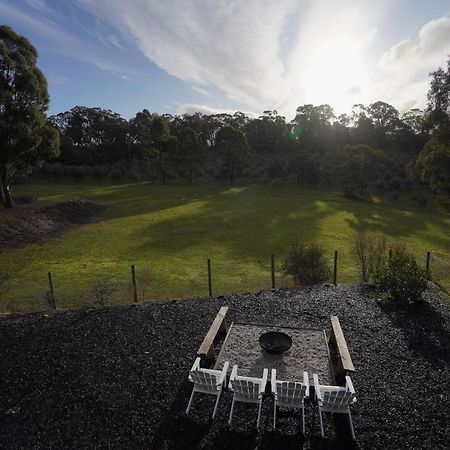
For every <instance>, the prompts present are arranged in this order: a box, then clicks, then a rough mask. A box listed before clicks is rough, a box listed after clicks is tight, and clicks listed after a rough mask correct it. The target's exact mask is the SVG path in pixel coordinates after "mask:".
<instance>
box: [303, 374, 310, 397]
mask: <svg viewBox="0 0 450 450" xmlns="http://www.w3.org/2000/svg"><path fill="white" fill-rule="evenodd" d="M303 386H305V387H306V391H305V398H308V397H309V377H308V372H303Z"/></svg>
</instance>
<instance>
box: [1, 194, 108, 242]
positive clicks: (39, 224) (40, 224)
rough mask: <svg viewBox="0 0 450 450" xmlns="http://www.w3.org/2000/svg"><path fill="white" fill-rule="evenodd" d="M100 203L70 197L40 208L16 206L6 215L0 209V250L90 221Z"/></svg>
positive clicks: (99, 207) (45, 237) (36, 240)
mask: <svg viewBox="0 0 450 450" xmlns="http://www.w3.org/2000/svg"><path fill="white" fill-rule="evenodd" d="M101 209H102V206H100V205H98V204H96V203H93V202H90V201H88V200H83V199H70V200H66V201H63V202H58V203H54V204H51V205H47V206H43V207H40V208H38V207H19V208H17V209H16V210H15V211H13V213H12V214H11V215H8V217H2V211H0V249H2V248H10V247H19V246H22V245H26V244H31V243H34V242H39V241H42V240H45V239H48V238H51V237H54V236H55V235H57V234H60V233H63V232H64V231H66V230H68V229H69V228H71V227H73V226H74V225H81V224H84V223H88V222H91V221H92V220H93V218H94V217H95V215H96V214H97V213H98V212H99V211H100V210H101Z"/></svg>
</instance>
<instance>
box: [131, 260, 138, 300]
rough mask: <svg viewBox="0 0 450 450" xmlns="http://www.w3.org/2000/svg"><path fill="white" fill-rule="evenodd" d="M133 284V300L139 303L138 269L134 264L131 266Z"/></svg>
mask: <svg viewBox="0 0 450 450" xmlns="http://www.w3.org/2000/svg"><path fill="white" fill-rule="evenodd" d="M131 282H132V285H133V299H134V303H137V301H138V298H137V288H136V269H135V267H134V264H133V265H132V266H131Z"/></svg>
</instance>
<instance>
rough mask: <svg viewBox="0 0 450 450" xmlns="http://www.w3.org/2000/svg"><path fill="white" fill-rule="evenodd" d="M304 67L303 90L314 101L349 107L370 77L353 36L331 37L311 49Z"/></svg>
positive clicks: (339, 109) (347, 108)
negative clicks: (336, 38) (350, 38)
mask: <svg viewBox="0 0 450 450" xmlns="http://www.w3.org/2000/svg"><path fill="white" fill-rule="evenodd" d="M305 63H306V65H305V66H304V67H302V68H300V73H302V77H301V78H302V90H303V91H304V93H305V97H306V98H308V99H310V100H309V101H310V102H311V103H314V104H317V103H328V104H330V105H331V106H333V108H334V109H335V111H336V112H343V111H347V110H349V109H350V108H351V106H352V105H353V104H354V102H355V96H356V95H357V94H358V93H359V92H360V91H361V90H362V88H363V87H364V85H365V84H366V83H367V81H368V74H367V71H366V68H365V66H364V63H363V61H362V58H361V55H360V49H359V48H358V47H357V46H355V45H354V44H352V43H351V41H350V40H348V39H347V40H345V39H338V40H333V41H331V40H330V41H327V42H324V43H321V44H319V45H318V46H317V47H315V48H312V49H311V53H310V55H308V57H307V58H306V61H305Z"/></svg>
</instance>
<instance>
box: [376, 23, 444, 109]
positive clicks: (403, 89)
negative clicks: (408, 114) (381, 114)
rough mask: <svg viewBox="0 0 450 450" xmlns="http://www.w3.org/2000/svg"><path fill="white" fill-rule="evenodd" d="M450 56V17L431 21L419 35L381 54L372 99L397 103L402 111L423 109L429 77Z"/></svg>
mask: <svg viewBox="0 0 450 450" xmlns="http://www.w3.org/2000/svg"><path fill="white" fill-rule="evenodd" d="M449 55H450V17H441V18H439V19H437V20H432V21H430V22H428V23H427V24H425V25H424V26H423V27H422V28H421V30H420V31H419V33H418V34H417V36H415V37H412V38H410V39H406V40H403V41H401V42H399V43H397V44H396V45H394V46H393V47H392V48H390V49H389V50H388V51H387V52H385V53H384V54H383V55H382V57H381V59H380V62H379V65H378V78H377V81H376V82H375V83H374V85H373V87H372V93H373V96H378V97H379V98H383V99H384V100H385V101H387V102H391V103H393V104H395V105H396V106H397V107H398V108H399V109H400V110H401V111H405V110H407V109H410V108H417V107H418V108H422V107H424V106H425V104H426V94H427V91H428V88H429V76H428V74H429V73H430V72H432V71H434V70H436V69H437V68H438V67H439V66H443V65H445V62H446V59H447V57H448V56H449Z"/></svg>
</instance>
